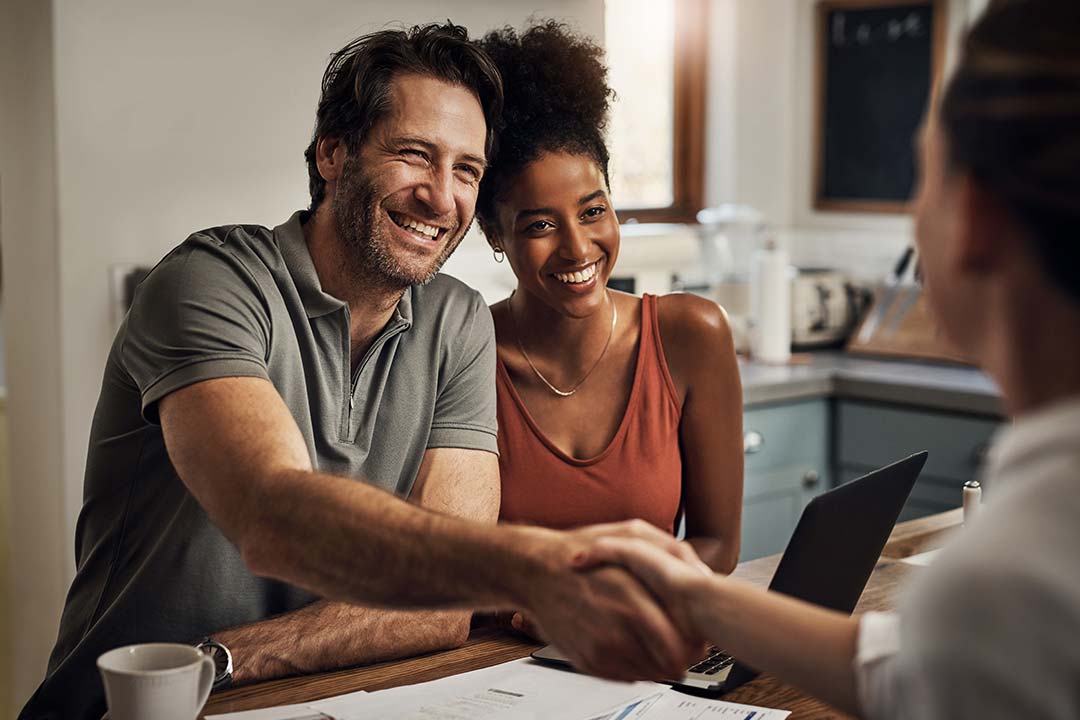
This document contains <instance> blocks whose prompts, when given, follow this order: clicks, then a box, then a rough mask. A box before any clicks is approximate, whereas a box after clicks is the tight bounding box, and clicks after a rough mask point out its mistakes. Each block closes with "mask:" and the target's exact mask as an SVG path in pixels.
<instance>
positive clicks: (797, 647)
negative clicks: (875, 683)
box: [577, 526, 859, 714]
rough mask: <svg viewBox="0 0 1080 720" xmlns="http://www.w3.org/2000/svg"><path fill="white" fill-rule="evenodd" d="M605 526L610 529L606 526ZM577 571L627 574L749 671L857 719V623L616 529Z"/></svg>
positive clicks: (581, 561) (581, 559) (691, 629)
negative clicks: (616, 568)
mask: <svg viewBox="0 0 1080 720" xmlns="http://www.w3.org/2000/svg"><path fill="white" fill-rule="evenodd" d="M609 527H610V526H609ZM577 562H578V564H579V566H580V567H582V568H589V567H594V566H596V565H603V564H609V563H613V564H616V565H620V566H622V567H625V568H627V569H629V570H630V571H631V572H632V573H633V574H634V575H635V576H636V577H637V578H638V579H639V580H640V581H641V582H643V583H644V584H645V585H646V587H648V588H649V589H650V590H651V591H652V592H653V593H655V594H656V596H657V597H659V598H660V599H661V601H662V602H663V603H664V604H665V607H667V608H668V609H669V611H670V612H671V613H672V620H673V621H674V622H675V624H676V625H678V626H679V627H681V628H683V631H684V632H687V631H689V632H692V633H695V634H698V635H700V636H701V637H703V638H705V639H706V640H709V641H711V642H714V643H717V644H719V645H722V646H723V647H724V649H725V650H726V651H727V652H730V653H731V654H732V655H734V656H735V657H737V658H739V660H741V661H742V662H745V663H747V664H749V665H751V666H753V667H756V668H760V669H762V670H764V671H766V672H769V673H771V674H773V675H775V676H776V677H778V678H779V679H780V680H782V681H783V682H786V683H790V684H791V685H795V686H797V687H800V688H802V689H803V690H805V691H806V692H808V693H810V694H812V695H815V696H817V697H819V698H821V699H823V700H825V701H826V702H828V703H830V704H832V705H834V706H835V707H837V708H839V709H841V710H843V711H844V712H848V713H852V714H857V713H858V712H859V705H858V700H857V695H856V686H855V671H854V666H853V663H854V659H855V651H856V645H857V641H858V628H859V621H858V620H857V619H856V618H853V617H849V616H847V615H844V614H843V613H838V612H835V611H833V610H826V609H824V608H821V607H818V606H816V605H811V604H810V603H806V602H803V601H801V600H796V599H795V598H791V597H788V596H786V595H781V594H779V593H773V592H768V591H766V590H763V589H761V588H757V587H754V586H752V585H749V584H747V583H744V582H741V581H739V580H735V579H732V578H726V577H722V576H720V575H714V574H711V573H703V572H702V571H701V569H700V568H698V567H695V566H693V565H691V564H689V563H686V562H683V561H681V560H676V559H674V558H672V557H670V556H669V555H666V554H665V553H663V552H662V551H658V550H656V549H655V548H653V547H651V546H649V545H648V544H647V543H644V542H641V541H639V540H636V539H632V538H628V537H626V535H625V534H624V533H622V532H621V531H620V530H619V528H618V527H617V526H616V527H615V528H612V529H610V530H609V536H608V537H604V538H601V539H599V540H597V541H596V542H595V543H594V544H593V546H592V548H591V549H590V550H589V551H588V552H587V553H585V554H584V555H583V556H581V557H579V558H578V559H577Z"/></svg>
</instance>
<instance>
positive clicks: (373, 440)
mask: <svg viewBox="0 0 1080 720" xmlns="http://www.w3.org/2000/svg"><path fill="white" fill-rule="evenodd" d="M300 221H301V213H297V214H295V215H293V217H292V218H290V219H289V221H288V222H286V223H285V224H284V225H281V226H279V227H277V228H275V229H274V230H273V231H270V230H268V229H266V228H263V227H258V226H238V225H237V226H230V227H220V228H214V229H211V230H205V231H203V232H199V233H195V234H194V235H192V236H191V237H190V238H188V239H187V240H186V241H185V242H184V243H182V244H181V245H180V246H178V247H177V248H176V249H175V250H173V251H172V252H171V253H170V254H169V255H167V256H166V257H165V258H164V259H163V260H162V261H161V262H160V263H159V264H158V265H157V267H156V268H154V270H153V271H152V272H151V273H150V274H149V275H148V276H147V277H146V279H145V280H143V282H142V283H141V284H140V286H139V288H138V290H137V291H136V294H135V300H134V303H133V305H132V308H131V310H130V312H129V313H128V317H127V319H126V320H125V322H124V325H123V326H121V328H120V331H119V332H118V334H117V336H116V340H115V341H114V343H113V347H112V351H111V352H110V354H109V359H108V362H107V365H106V369H105V377H104V381H103V385H102V390H101V396H100V398H99V400H98V406H97V411H96V412H95V414H94V423H93V428H92V430H91V434H90V450H89V456H88V459H87V465H86V480H85V486H84V503H83V508H82V512H81V513H80V515H79V521H78V526H77V528H76V538H75V556H76V559H77V572H76V576H75V580H74V581H73V582H72V585H71V589H70V591H69V593H68V598H67V603H66V605H65V607H64V614H63V618H62V620H61V623H60V633H59V638H58V639H57V643H56V646H55V648H54V649H53V653H52V657H51V658H50V661H49V669H48V674H47V676H46V679H45V681H44V683H43V684H42V686H41V687H40V688H39V689H38V692H37V693H36V694H35V696H34V697H33V698H31V700H30V702H29V704H28V705H27V706H26V708H25V709H24V714H23V715H22V716H20V717H24V716H25V717H31V718H38V717H58V718H60V717H62V718H82V717H93V718H95V719H96V718H98V717H100V716H101V713H102V712H103V711H104V697H103V691H102V688H101V682H100V679H99V677H98V671H97V668H96V667H95V660H96V659H97V656H98V655H99V654H101V653H102V652H104V651H105V650H107V649H109V648H113V647H117V646H120V645H126V644H129V643H137V642H151V641H176V642H191V641H193V640H196V639H198V638H200V637H202V636H205V635H210V634H212V633H214V632H216V631H218V630H221V629H223V628H227V627H231V626H235V625H239V624H244V623H250V622H254V621H257V620H261V619H264V618H267V617H270V616H272V615H275V614H279V613H283V612H287V611H289V610H294V609H296V608H298V607H300V606H302V605H305V604H307V603H309V602H311V601H312V600H314V599H315V598H314V597H313V596H312V595H311V594H309V593H307V592H304V591H302V590H300V589H298V588H295V587H292V586H290V585H287V584H284V583H280V582H276V581H272V580H266V579H263V578H258V577H255V576H253V575H252V574H251V573H249V572H248V571H247V568H246V567H245V566H244V563H243V561H242V560H241V559H240V555H239V553H238V551H237V550H236V548H235V547H234V546H233V545H231V544H230V543H229V542H228V540H226V539H225V537H224V536H223V535H222V534H221V532H220V531H219V530H218V528H217V527H216V526H215V525H214V524H213V523H211V522H210V520H209V519H208V518H207V516H206V514H205V513H204V512H203V510H202V508H201V507H200V506H199V505H198V503H196V502H195V499H194V498H193V497H192V496H191V494H190V493H188V491H187V490H186V489H185V487H184V485H183V483H182V482H181V481H180V480H179V479H178V478H177V476H176V471H175V470H174V469H173V467H172V464H171V463H170V461H169V458H168V455H167V454H166V451H165V444H164V441H163V439H162V433H161V428H160V426H159V425H158V424H157V405H156V403H157V401H158V400H160V399H161V398H162V397H164V396H165V395H167V394H169V393H170V392H173V391H174V390H178V389H180V388H182V387H184V386H186V385H190V384H192V383H196V382H200V381H203V380H208V379H212V378H218V377H230V376H251V377H260V378H265V379H267V380H269V381H270V382H271V383H273V385H274V387H275V388H276V389H277V391H278V393H280V395H281V397H282V398H283V399H284V401H285V404H286V405H287V406H288V407H289V410H290V411H291V412H292V416H293V418H294V419H295V420H296V424H297V425H298V426H299V428H300V432H301V433H302V434H303V436H304V440H305V441H306V443H307V447H308V452H309V454H310V456H311V460H312V464H313V465H314V466H315V468H316V469H318V470H321V471H324V472H330V473H336V474H339V475H344V476H348V477H355V478H358V479H359V478H362V479H364V480H366V481H367V482H369V483H371V484H373V485H377V486H378V487H381V488H383V489H385V490H388V491H390V492H393V493H396V494H398V495H401V496H407V495H408V494H409V492H410V490H411V488H412V485H413V481H414V479H415V478H416V473H417V471H418V469H419V467H420V463H421V460H422V459H423V455H424V451H425V450H427V449H428V448H433V447H458V448H471V449H477V450H485V451H489V452H493V453H494V452H497V449H496V448H497V446H496V424H495V343H494V330H493V327H492V322H491V315H490V313H489V312H488V310H487V307H485V305H484V302H483V300H482V298H481V297H480V295H479V294H478V293H476V292H475V291H473V290H471V289H469V288H468V287H466V286H465V285H463V284H462V283H460V282H458V281H457V280H454V279H453V278H450V277H447V276H444V275H439V276H436V278H435V279H434V280H432V281H431V282H430V283H429V284H427V285H424V286H414V287H411V288H409V289H408V290H407V291H406V292H405V294H404V296H403V297H402V299H401V302H400V303H399V304H398V307H397V310H396V311H395V313H394V316H393V317H392V318H391V320H390V322H389V323H388V324H387V326H386V328H385V329H384V330H383V332H382V333H381V334H380V335H379V336H378V338H377V339H376V340H375V342H374V344H373V345H372V347H371V349H370V350H369V351H368V352H367V354H366V356H365V357H364V359H363V361H362V363H361V364H360V365H359V366H358V368H357V372H356V374H355V375H354V374H353V373H352V371H351V369H350V352H349V310H348V306H347V305H346V304H345V303H343V302H341V301H339V300H337V299H335V298H333V297H331V296H329V295H327V294H326V293H324V292H322V290H321V287H320V284H319V279H318V276H317V275H316V272H315V266H314V264H313V263H312V260H311V256H310V255H309V254H308V250H307V245H306V243H305V241H304V236H303V232H302V230H301V226H300Z"/></svg>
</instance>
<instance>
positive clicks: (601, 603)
mask: <svg viewBox="0 0 1080 720" xmlns="http://www.w3.org/2000/svg"><path fill="white" fill-rule="evenodd" d="M533 534H534V536H535V535H542V536H543V540H542V542H541V545H543V546H544V547H545V548H546V549H545V550H544V552H545V554H546V562H545V564H544V567H545V570H544V571H542V572H539V573H537V574H536V575H535V576H533V577H532V578H530V582H529V583H528V585H527V587H526V588H525V593H524V600H525V605H524V610H523V615H524V618H528V621H527V622H528V624H529V631H530V633H531V634H537V633H538V634H539V636H541V637H542V638H543V639H544V640H546V641H547V642H550V643H551V644H553V645H555V646H556V647H558V648H559V649H560V650H562V651H563V652H564V653H566V654H567V655H568V656H569V657H570V659H571V661H572V662H573V663H574V665H575V666H576V667H577V668H578V669H580V670H583V671H585V672H589V673H592V674H594V675H599V676H601V677H607V678H611V679H615V680H642V679H648V680H658V679H663V678H670V677H677V676H679V675H681V674H682V673H683V671H684V670H685V669H686V667H687V665H688V664H689V663H690V662H692V661H694V660H696V659H697V658H698V657H699V656H700V654H701V650H702V643H701V642H700V638H699V637H696V636H695V635H694V634H692V633H687V632H685V630H684V629H682V628H680V627H678V626H677V625H676V624H673V622H672V620H671V619H670V618H669V617H668V612H667V610H666V608H665V607H664V606H663V604H662V603H658V602H657V600H656V598H655V597H654V596H653V595H652V594H651V593H650V592H649V591H648V590H647V589H646V588H645V587H644V586H643V585H642V584H641V583H640V582H639V581H638V580H637V579H636V578H634V577H632V576H631V575H630V574H629V573H627V572H626V571H625V570H624V569H622V568H616V567H603V568H600V567H597V568H595V569H591V570H589V571H588V572H582V571H581V570H580V569H575V560H577V559H581V558H585V557H587V553H588V551H589V549H590V548H592V547H594V546H595V544H596V543H597V542H598V541H599V540H600V538H603V537H605V536H611V535H614V536H618V537H623V538H627V539H633V540H635V541H638V542H641V543H644V544H646V545H648V546H650V547H652V548H653V549H655V550H656V552H658V553H660V554H662V555H665V556H669V555H674V556H675V557H674V558H673V561H674V562H678V563H680V564H687V563H695V564H696V565H695V567H704V565H703V564H702V563H701V561H700V560H698V559H697V556H696V555H694V554H693V551H692V550H691V549H690V548H689V547H688V546H686V545H685V543H680V542H679V541H677V540H675V539H674V538H673V537H671V536H670V535H668V534H667V533H664V532H662V531H660V530H658V529H656V528H654V527H652V526H651V525H649V524H648V523H645V522H643V521H630V522H626V523H617V524H612V525H600V526H592V527H588V528H582V529H580V530H576V531H573V532H571V533H566V534H561V533H560V534H557V535H556V534H555V533H551V532H550V531H540V530H535V531H534V533H533ZM536 539H537V540H538V541H540V540H541V538H540V537H537V538H536ZM675 558H678V559H675ZM695 572H697V573H699V574H700V573H701V572H702V570H700V569H696V570H695Z"/></svg>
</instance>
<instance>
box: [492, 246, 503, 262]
mask: <svg viewBox="0 0 1080 720" xmlns="http://www.w3.org/2000/svg"><path fill="white" fill-rule="evenodd" d="M491 254H492V255H494V256H495V262H497V263H501V262H502V261H503V260H505V259H506V251H505V250H503V249H502V248H501V247H498V246H496V247H495V248H494V249H492V251H491Z"/></svg>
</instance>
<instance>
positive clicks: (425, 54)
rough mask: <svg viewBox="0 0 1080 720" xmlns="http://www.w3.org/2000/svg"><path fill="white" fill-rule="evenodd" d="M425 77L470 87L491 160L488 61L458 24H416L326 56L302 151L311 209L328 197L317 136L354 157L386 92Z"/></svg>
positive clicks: (494, 118) (494, 74) (497, 119)
mask: <svg viewBox="0 0 1080 720" xmlns="http://www.w3.org/2000/svg"><path fill="white" fill-rule="evenodd" d="M410 74H413V75H423V76H427V77H433V78H436V79H438V80H443V81H445V82H448V83H451V84H453V85H460V86H462V87H464V88H467V89H469V90H471V91H472V92H473V93H474V94H475V95H476V97H477V99H478V100H479V101H480V105H481V107H482V108H483V111H484V119H485V120H486V121H487V141H486V143H485V151H486V153H487V155H488V157H489V158H490V157H491V156H492V155H493V154H494V151H495V142H496V138H497V136H498V130H499V126H500V124H501V114H502V103H503V88H502V80H501V78H500V77H499V71H498V69H497V68H496V67H495V65H494V63H492V61H491V58H489V57H488V56H487V54H485V53H484V51H483V50H481V49H480V48H479V47H478V46H477V45H476V44H475V43H473V42H472V41H470V40H469V33H468V31H467V30H466V29H465V28H463V27H461V26H460V25H454V24H453V23H450V22H446V23H445V24H442V25H438V24H431V25H415V26H413V27H412V28H409V29H408V30H381V31H379V32H374V33H371V34H369V35H363V36H361V37H358V38H356V39H355V40H353V41H352V42H350V43H349V44H348V45H346V46H345V47H343V48H342V49H341V50H339V51H338V52H336V53H334V56H333V57H332V58H331V59H330V64H329V65H327V67H326V72H325V73H324V74H323V79H322V94H321V96H320V97H319V108H318V110H317V111H316V114H315V132H314V133H313V135H312V139H311V144H309V145H308V147H307V150H305V151H304V158H305V159H306V160H307V165H308V189H309V192H310V193H311V210H315V208H317V207H318V206H319V203H321V202H322V200H323V197H324V196H325V194H326V181H325V180H323V178H322V176H321V175H320V174H319V168H318V166H317V165H316V162H315V146H316V144H317V143H318V141H319V138H323V137H338V138H342V139H343V140H344V142H345V147H346V148H347V149H348V151H349V153H350V154H351V153H355V152H356V151H357V150H358V149H359V147H360V144H361V143H362V142H363V139H364V136H365V135H366V134H367V132H368V131H369V130H370V129H371V128H372V127H374V126H375V124H376V123H377V122H378V121H379V120H380V119H382V118H383V117H384V116H385V115H386V113H387V112H388V111H389V109H390V89H391V85H392V83H393V81H394V79H395V78H397V77H399V76H402V75H410Z"/></svg>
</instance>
